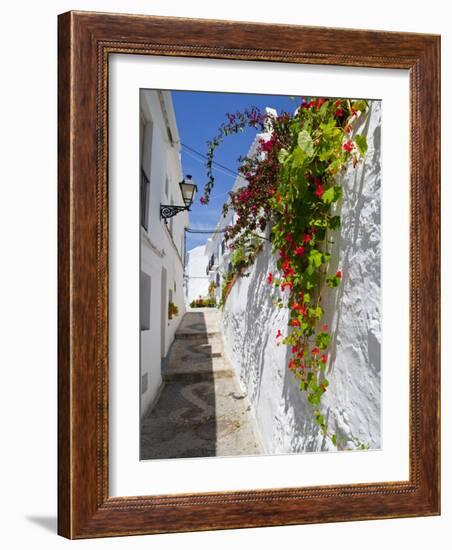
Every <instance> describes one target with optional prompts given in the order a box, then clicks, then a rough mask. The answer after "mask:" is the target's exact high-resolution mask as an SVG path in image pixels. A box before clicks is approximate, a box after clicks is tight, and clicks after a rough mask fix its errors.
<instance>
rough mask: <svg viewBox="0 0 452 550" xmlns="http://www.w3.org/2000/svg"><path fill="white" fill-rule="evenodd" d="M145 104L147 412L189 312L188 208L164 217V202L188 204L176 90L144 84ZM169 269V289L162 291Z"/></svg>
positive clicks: (143, 352)
mask: <svg viewBox="0 0 452 550" xmlns="http://www.w3.org/2000/svg"><path fill="white" fill-rule="evenodd" d="M140 110H141V113H142V115H141V116H143V117H144V119H145V125H144V129H143V136H142V143H143V145H142V163H141V165H142V166H141V167H142V169H143V170H144V171H145V173H146V174H147V176H148V178H149V181H150V200H149V216H148V218H149V219H148V229H147V231H146V230H145V229H144V228H143V227H141V228H140V230H141V266H140V269H141V271H143V272H144V273H146V274H147V275H149V276H150V277H151V297H150V303H149V307H150V310H151V322H150V328H149V330H142V331H141V339H140V340H141V349H140V375H141V406H140V408H141V414H144V413H145V412H146V410H147V409H148V407H149V405H150V404H151V403H152V401H153V400H154V399H155V397H156V395H157V393H158V390H159V388H160V386H161V384H162V376H161V370H162V358H164V357H165V356H166V354H167V352H168V349H169V347H170V345H171V343H172V342H173V340H174V335H175V332H176V330H177V327H178V326H179V323H180V321H181V319H182V316H183V314H184V312H185V304H184V287H183V260H182V258H183V255H184V250H183V246H184V228H185V227H187V226H188V213H187V212H182V213H180V214H178V215H177V216H175V217H174V218H172V220H168V224H165V223H164V222H163V220H161V219H160V204H182V195H181V191H180V187H179V182H180V181H181V180H182V177H183V175H182V169H181V162H180V142H179V134H178V130H177V125H176V119H175V114H174V110H173V105H172V99H171V94H170V92H167V91H163V92H160V91H158V90H141V92H140ZM168 131H169V132H170V134H171V138H172V139H171V140H170V138H169V133H168ZM163 270H165V271H163ZM165 272H166V290H165V291H164V292H162V276H163V273H165ZM170 290H171V292H172V297H173V298H172V301H173V302H174V303H175V304H176V305H177V307H178V309H179V315H178V316H176V317H173V318H172V319H171V320H169V319H168V317H167V312H168V301H169V292H170ZM162 334H163V337H162ZM145 379H146V384H143V380H145Z"/></svg>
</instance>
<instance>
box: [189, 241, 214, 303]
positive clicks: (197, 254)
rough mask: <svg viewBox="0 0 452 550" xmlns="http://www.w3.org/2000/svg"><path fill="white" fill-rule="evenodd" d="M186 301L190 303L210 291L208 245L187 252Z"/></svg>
mask: <svg viewBox="0 0 452 550" xmlns="http://www.w3.org/2000/svg"><path fill="white" fill-rule="evenodd" d="M186 258H187V263H186V270H185V273H186V292H185V303H186V304H190V303H191V302H192V301H193V300H196V299H197V298H199V297H200V296H202V297H206V296H207V294H208V292H209V277H208V274H207V264H208V257H207V256H206V246H205V245H201V246H197V247H195V248H192V249H191V250H190V251H188V252H187V256H186Z"/></svg>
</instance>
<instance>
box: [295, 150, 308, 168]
mask: <svg viewBox="0 0 452 550" xmlns="http://www.w3.org/2000/svg"><path fill="white" fill-rule="evenodd" d="M291 157H292V166H293V167H294V168H298V167H299V166H302V165H303V163H304V161H305V160H306V154H305V153H304V151H303V150H302V149H301V148H300V147H295V150H294V152H293V153H292V155H291Z"/></svg>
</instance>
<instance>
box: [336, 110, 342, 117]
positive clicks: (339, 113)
mask: <svg viewBox="0 0 452 550" xmlns="http://www.w3.org/2000/svg"><path fill="white" fill-rule="evenodd" d="M343 114H344V109H338V110H337V111H336V112H335V113H334V115H335V116H337V117H339V116H342V115H343Z"/></svg>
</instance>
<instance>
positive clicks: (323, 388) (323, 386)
mask: <svg viewBox="0 0 452 550" xmlns="http://www.w3.org/2000/svg"><path fill="white" fill-rule="evenodd" d="M320 387H321V388H322V390H323V393H325V392H326V386H325V384H323V383H322V384H320Z"/></svg>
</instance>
